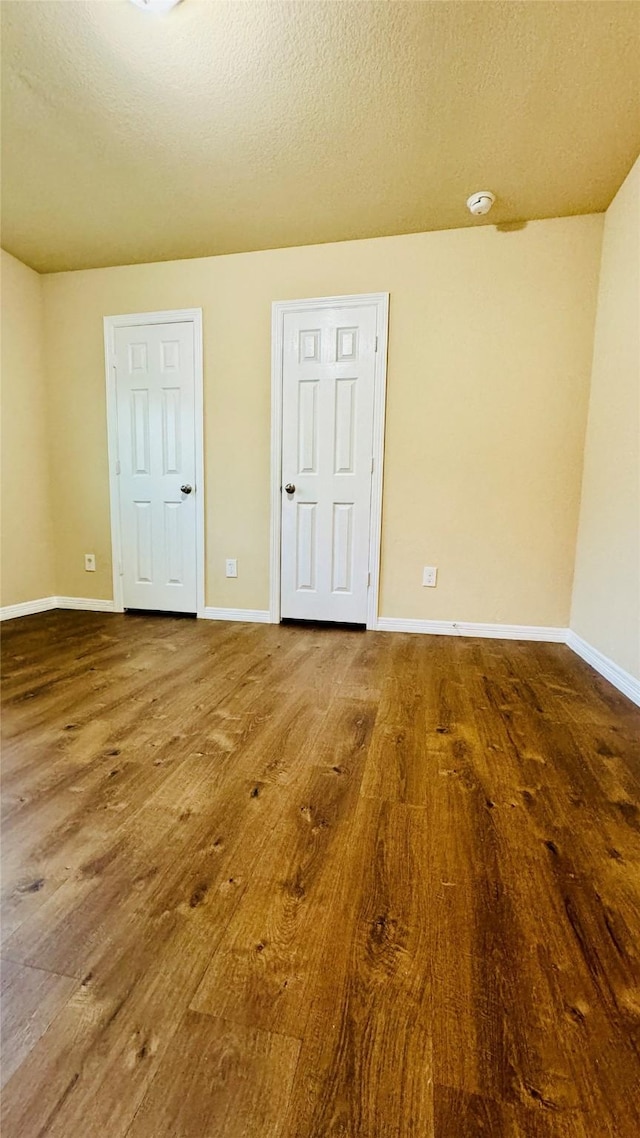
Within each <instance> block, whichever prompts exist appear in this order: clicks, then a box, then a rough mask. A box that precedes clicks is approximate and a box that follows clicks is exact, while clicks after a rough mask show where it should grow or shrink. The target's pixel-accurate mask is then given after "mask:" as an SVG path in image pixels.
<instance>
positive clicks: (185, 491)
mask: <svg viewBox="0 0 640 1138" xmlns="http://www.w3.org/2000/svg"><path fill="white" fill-rule="evenodd" d="M192 490H193V486H190V485H189V483H188V482H186V483H185V485H184V486H181V487H180V491H181V493H182V494H190V493H191V491H192Z"/></svg>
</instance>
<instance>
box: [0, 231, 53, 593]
mask: <svg viewBox="0 0 640 1138" xmlns="http://www.w3.org/2000/svg"><path fill="white" fill-rule="evenodd" d="M0 285H1V287H2V315H1V322H2V389H1V403H0V413H1V416H2V500H1V508H2V566H1V599H0V603H1V604H2V605H14V604H19V603H20V602H21V601H32V600H39V599H40V598H41V597H50V596H52V595H53V594H54V593H55V581H54V562H53V534H52V516H51V498H50V493H49V490H50V479H49V459H48V443H49V431H48V425H47V399H46V387H45V374H44V348H43V298H42V278H41V277H39V276H38V274H37V273H34V272H33V270H32V269H28V268H27V267H26V265H23V264H22V263H21V262H20V261H17V260H16V259H15V257H11V256H10V255H9V254H8V253H5V252H4V250H3V251H2V260H1V263H0Z"/></svg>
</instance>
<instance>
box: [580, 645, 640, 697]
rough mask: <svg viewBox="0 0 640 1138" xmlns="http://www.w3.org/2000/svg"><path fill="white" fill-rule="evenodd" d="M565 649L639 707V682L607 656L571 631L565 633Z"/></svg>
mask: <svg viewBox="0 0 640 1138" xmlns="http://www.w3.org/2000/svg"><path fill="white" fill-rule="evenodd" d="M567 647H568V648H570V649H571V651H572V652H575V653H576V655H577V656H580V657H581V659H583V660H584V661H585V662H586V663H587V664H590V665H591V667H592V668H595V670H596V672H599V673H600V675H601V676H604V678H605V680H608V681H609V683H610V684H613V686H614V688H617V689H618V691H621V692H622V693H623V695H626V696H628V698H629V699H630V700H632V701H633V703H637V704H638V707H640V680H637V679H636V678H635V676H632V675H631V673H630V672H625V670H624V668H621V667H620V665H619V664H615V663H614V662H613V660H610V659H609V657H608V656H605V655H604V654H603V653H602V652H599V651H598V649H597V648H594V647H593V645H592V644H588V643H587V641H586V640H583V639H582V637H581V636H578V634H577V633H576V632H573V631H572V629H569V630H568V631H567Z"/></svg>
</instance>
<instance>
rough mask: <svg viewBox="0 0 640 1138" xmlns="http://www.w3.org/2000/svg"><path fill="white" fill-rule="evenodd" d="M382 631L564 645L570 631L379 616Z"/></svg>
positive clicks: (534, 625) (515, 625)
mask: <svg viewBox="0 0 640 1138" xmlns="http://www.w3.org/2000/svg"><path fill="white" fill-rule="evenodd" d="M376 628H377V630H378V632H417V633H420V634H422V635H426V636H483V637H486V638H487V639H490V640H545V641H547V642H550V643H554V644H564V643H565V642H566V639H567V630H566V628H547V627H544V626H543V625H536V624H472V623H469V622H467V621H461V620H405V619H403V618H401V617H394V616H379V617H378V622H377V625H376Z"/></svg>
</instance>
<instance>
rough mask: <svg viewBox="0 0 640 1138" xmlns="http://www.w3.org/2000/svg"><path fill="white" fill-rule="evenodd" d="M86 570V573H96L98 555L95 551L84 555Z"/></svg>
mask: <svg viewBox="0 0 640 1138" xmlns="http://www.w3.org/2000/svg"><path fill="white" fill-rule="evenodd" d="M84 570H85V573H95V571H96V555H95V553H85V555H84Z"/></svg>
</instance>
